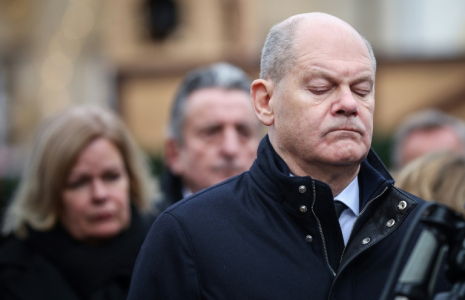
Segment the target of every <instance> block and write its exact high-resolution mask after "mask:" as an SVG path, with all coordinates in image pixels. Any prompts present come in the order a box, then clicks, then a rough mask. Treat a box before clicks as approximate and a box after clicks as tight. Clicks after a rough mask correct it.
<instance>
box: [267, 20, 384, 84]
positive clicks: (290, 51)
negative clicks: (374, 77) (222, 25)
mask: <svg viewBox="0 0 465 300" xmlns="http://www.w3.org/2000/svg"><path fill="white" fill-rule="evenodd" d="M303 18H304V16H297V17H294V18H292V19H290V20H285V21H283V22H280V23H278V24H276V25H274V26H273V27H271V29H270V32H269V33H268V36H267V37H266V40H265V45H264V46H263V49H262V56H261V60H260V78H261V79H267V78H270V79H271V80H272V81H273V82H276V83H278V82H279V81H281V79H282V78H283V76H284V75H285V74H286V72H287V71H288V70H289V69H290V68H291V66H292V65H293V64H294V63H295V60H296V53H295V51H294V42H295V33H296V29H297V27H298V26H299V24H300V22H301V21H302V19H303ZM359 35H360V37H361V38H362V39H363V42H364V43H365V45H366V47H367V50H368V53H369V55H370V59H371V62H372V64H373V72H374V73H375V74H376V58H375V54H374V52H373V48H372V47H371V45H370V43H369V42H368V40H367V39H366V38H365V37H364V36H362V35H361V34H360V33H359Z"/></svg>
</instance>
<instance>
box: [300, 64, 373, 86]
mask: <svg viewBox="0 0 465 300" xmlns="http://www.w3.org/2000/svg"><path fill="white" fill-rule="evenodd" d="M314 77H322V78H325V79H329V80H331V81H337V80H338V79H337V76H335V75H333V74H331V72H328V71H326V70H324V69H320V68H315V67H314V68H312V69H310V70H308V71H307V72H305V74H304V75H303V78H304V79H305V80H310V79H312V78H314ZM365 81H368V82H370V84H374V82H375V77H374V76H373V75H372V74H364V75H362V76H361V77H359V78H356V79H355V80H354V81H353V82H352V83H351V84H357V83H360V82H365Z"/></svg>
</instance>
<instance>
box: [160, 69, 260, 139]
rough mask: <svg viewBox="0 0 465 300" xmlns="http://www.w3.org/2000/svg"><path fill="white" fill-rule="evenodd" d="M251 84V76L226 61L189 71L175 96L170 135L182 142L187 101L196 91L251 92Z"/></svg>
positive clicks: (169, 129)
mask: <svg viewBox="0 0 465 300" xmlns="http://www.w3.org/2000/svg"><path fill="white" fill-rule="evenodd" d="M251 84H252V82H251V80H250V78H249V77H248V76H247V74H246V73H245V72H244V71H243V70H241V69H239V68H238V67H235V66H233V65H231V64H228V63H224V62H223V63H217V64H213V65H210V66H206V67H201V68H197V69H194V70H193V71H191V72H189V73H188V74H187V75H186V77H185V78H184V80H183V82H182V83H181V86H180V87H179V90H178V93H177V94H176V97H175V98H174V103H173V106H172V109H171V117H170V122H169V127H168V136H169V137H170V138H174V139H175V140H176V141H178V142H179V143H182V141H183V134H182V127H183V124H184V121H185V117H186V111H185V108H186V101H187V99H188V97H189V95H190V94H192V93H193V92H194V91H196V90H200V89H204V88H215V87H217V88H223V89H228V90H242V91H244V92H246V93H247V94H250V86H251Z"/></svg>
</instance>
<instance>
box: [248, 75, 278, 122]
mask: <svg viewBox="0 0 465 300" xmlns="http://www.w3.org/2000/svg"><path fill="white" fill-rule="evenodd" d="M250 96H251V98H252V106H253V109H254V111H255V115H256V116H257V118H258V119H259V120H260V122H262V123H263V124H265V125H266V126H271V125H273V123H274V111H273V101H272V96H273V83H272V82H271V81H267V80H264V79H257V80H254V82H252V87H251V90H250Z"/></svg>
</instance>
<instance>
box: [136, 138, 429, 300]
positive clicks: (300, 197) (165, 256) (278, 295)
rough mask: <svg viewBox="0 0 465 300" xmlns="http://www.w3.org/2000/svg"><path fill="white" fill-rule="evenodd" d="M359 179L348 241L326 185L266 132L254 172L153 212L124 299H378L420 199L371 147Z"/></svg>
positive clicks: (421, 202) (252, 168)
mask: <svg viewBox="0 0 465 300" xmlns="http://www.w3.org/2000/svg"><path fill="white" fill-rule="evenodd" d="M358 177H359V185H360V191H361V192H360V211H361V213H360V215H359V217H358V218H357V221H356V222H355V224H354V229H353V231H352V233H351V236H350V239H349V242H348V244H347V247H346V248H345V249H344V245H343V242H342V233H341V229H340V226H339V222H338V220H337V217H336V212H335V209H334V202H333V196H332V192H331V189H330V187H329V186H328V185H327V184H325V183H323V182H320V181H317V180H314V179H312V178H311V177H308V176H307V177H291V176H289V169H288V167H287V166H286V164H285V163H284V161H283V160H282V159H281V158H280V157H279V156H278V155H277V154H276V152H275V151H274V149H273V147H272V146H271V143H270V142H269V139H268V137H267V136H266V137H265V138H264V139H263V140H262V142H261V143H260V146H259V149H258V156H257V159H256V161H255V162H254V164H253V166H252V167H251V169H250V171H248V172H245V173H243V174H241V175H238V176H236V177H234V178H232V179H229V180H227V181H225V182H223V183H220V184H218V185H216V186H213V187H211V188H208V189H206V190H203V191H201V192H199V193H196V194H194V195H192V196H190V197H188V198H186V199H184V200H182V201H180V202H178V203H176V204H174V205H173V206H171V207H170V208H168V209H167V210H166V211H164V212H163V213H162V214H161V215H160V216H159V217H158V219H157V220H156V221H155V223H154V225H153V226H152V228H151V230H150V232H149V234H148V236H147V238H146V241H145V243H144V244H143V247H142V249H141V252H140V254H139V257H138V260H137V262H136V266H135V269H134V273H133V278H132V282H131V288H130V293H129V298H128V299H129V300H136V299H163V300H165V299H179V300H181V299H183V300H188V299H192V300H193V299H196V300H199V299H234V300H239V299H254V300H257V299H264V300H265V299H266V300H274V299H276V300H278V299H279V300H282V299H293V300H298V299H356V300H364V299H368V300H371V299H378V298H379V296H380V294H381V292H382V290H383V288H384V284H385V281H386V278H387V277H388V275H389V271H390V269H391V266H392V264H393V262H394V260H395V256H396V254H397V252H398V248H399V245H400V244H401V242H402V237H403V236H404V234H405V232H406V230H407V228H408V225H409V223H410V222H411V220H412V218H413V216H414V215H415V212H416V211H418V207H419V206H421V205H423V204H424V201H423V200H421V199H419V198H415V197H413V196H411V195H408V194H406V193H405V192H403V191H401V190H399V189H397V188H396V187H394V186H393V183H394V181H393V179H392V178H391V176H390V175H389V173H388V172H387V170H386V168H385V167H384V165H383V164H382V163H381V161H380V160H379V158H378V157H377V156H376V154H375V153H374V152H373V151H370V153H369V155H368V157H367V159H366V160H365V161H364V162H363V163H362V165H361V168H360V172H359V176H358ZM303 207H305V208H303ZM388 223H389V224H390V225H389V226H388V225H387V224H388Z"/></svg>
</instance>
